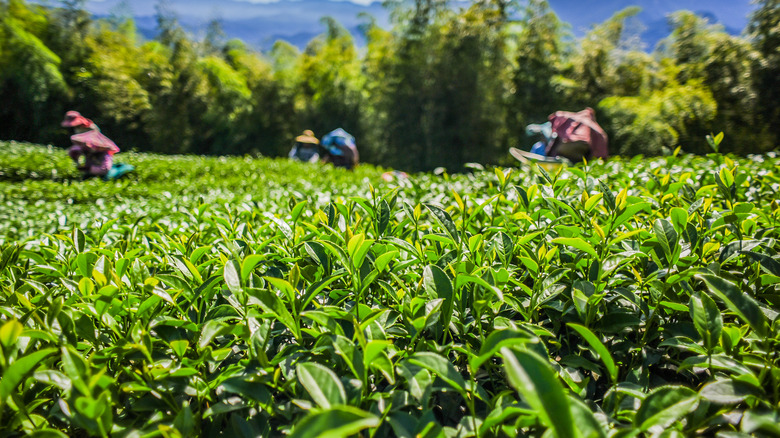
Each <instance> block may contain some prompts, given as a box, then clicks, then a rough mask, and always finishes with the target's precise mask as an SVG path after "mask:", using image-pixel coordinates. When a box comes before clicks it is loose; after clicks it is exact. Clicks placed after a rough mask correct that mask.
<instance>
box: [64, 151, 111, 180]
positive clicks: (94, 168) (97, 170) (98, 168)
mask: <svg viewBox="0 0 780 438" xmlns="http://www.w3.org/2000/svg"><path fill="white" fill-rule="evenodd" d="M68 155H69V156H70V158H71V159H72V160H73V161H75V162H76V166H78V169H79V170H81V171H82V172H84V173H88V174H90V175H97V176H103V175H105V174H107V173H108V171H109V170H111V166H112V165H113V161H114V160H113V159H112V158H111V155H110V154H109V153H107V152H95V151H94V150H92V149H90V148H88V147H86V146H81V145H75V144H74V145H73V146H71V147H70V149H68ZM82 156H83V157H84V163H83V164H81V163H80V161H81V157H82Z"/></svg>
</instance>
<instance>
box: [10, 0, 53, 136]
mask: <svg viewBox="0 0 780 438" xmlns="http://www.w3.org/2000/svg"><path fill="white" fill-rule="evenodd" d="M49 30H50V22H49V19H48V15H47V13H46V11H45V10H44V9H43V8H42V7H41V6H28V5H26V4H25V2H23V1H20V0H10V1H0V100H2V102H3V105H0V133H1V134H0V135H2V136H3V137H4V138H8V139H15V140H30V141H51V140H52V139H54V138H56V133H57V131H58V130H59V124H58V123H57V122H59V120H60V117H62V114H61V108H60V107H59V105H52V104H51V103H53V102H62V100H64V98H65V96H66V92H67V86H66V83H65V79H64V78H63V76H62V74H61V73H60V70H59V68H60V64H61V58H60V57H59V56H57V55H56V54H55V53H54V52H53V51H52V50H51V49H50V48H49V47H47V45H46V44H45V43H44V41H43V38H44V37H45V36H46V35H47V34H48V32H49Z"/></svg>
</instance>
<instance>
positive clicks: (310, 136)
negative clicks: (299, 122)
mask: <svg viewBox="0 0 780 438" xmlns="http://www.w3.org/2000/svg"><path fill="white" fill-rule="evenodd" d="M295 141H297V142H298V143H311V144H320V141H319V140H317V137H315V136H314V132H312V131H311V129H307V130H305V131H303V134H301V135H299V136H297V137H295Z"/></svg>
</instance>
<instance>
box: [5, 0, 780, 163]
mask: <svg viewBox="0 0 780 438" xmlns="http://www.w3.org/2000/svg"><path fill="white" fill-rule="evenodd" d="M385 6H386V7H387V8H389V10H390V12H391V28H390V29H384V28H381V27H380V26H378V25H377V23H376V22H375V20H374V19H373V18H372V17H370V16H366V17H364V22H363V25H362V26H361V31H362V32H363V34H364V36H365V39H366V41H367V43H366V45H365V46H364V47H358V46H357V45H356V43H355V41H354V40H353V37H352V35H351V34H350V33H349V32H348V31H347V30H346V29H345V28H344V27H342V26H341V25H340V24H339V23H338V22H336V21H335V20H334V19H332V18H328V17H325V18H323V19H322V22H323V24H324V25H325V29H326V31H325V32H324V33H323V34H322V35H320V36H318V37H316V38H314V39H312V40H311V41H310V42H309V43H308V45H307V46H306V47H305V48H304V49H303V50H299V49H298V48H296V47H294V46H292V45H290V44H288V43H286V42H284V41H279V42H277V43H275V45H274V46H273V48H272V49H271V50H269V51H267V52H259V51H256V50H254V49H252V48H250V47H248V46H247V45H246V44H244V43H243V42H241V41H239V40H228V39H227V38H226V37H225V35H224V32H223V31H222V29H221V26H220V23H219V21H218V20H215V21H213V22H212V23H211V24H210V25H209V28H208V32H206V35H205V37H203V38H200V39H196V38H194V37H192V36H191V35H188V34H187V33H186V32H185V31H184V30H183V29H182V27H181V26H180V25H179V23H178V21H177V18H176V16H175V14H174V13H173V12H172V11H171V9H170V6H169V5H168V3H166V2H165V1H164V0H161V1H160V2H159V3H158V5H157V25H158V36H157V37H155V38H154V39H152V40H143V39H142V38H141V37H140V36H139V34H138V32H137V31H136V27H135V24H134V22H133V19H132V17H131V15H130V14H129V13H127V12H124V13H122V12H121V11H117V13H116V14H113V15H111V16H110V17H108V18H101V19H96V18H93V17H91V15H90V14H89V13H88V12H86V10H85V9H84V0H65V1H62V2H61V4H60V5H59V6H57V7H44V6H41V5H37V4H31V3H27V2H25V1H23V0H0V99H1V101H2V103H3V104H2V105H0V139H13V140H24V141H33V142H41V143H52V144H57V145H63V146H67V144H64V143H67V138H66V136H65V134H66V133H65V132H64V130H63V129H62V128H60V126H59V121H60V120H61V118H62V115H63V114H64V112H65V111H66V110H68V109H76V110H78V111H81V112H82V113H83V114H84V115H86V116H87V117H90V118H92V119H93V120H95V121H96V122H97V123H98V125H100V127H101V128H102V129H103V131H104V132H105V133H106V134H107V135H109V136H110V137H111V138H113V139H114V140H115V141H116V142H117V143H118V144H119V145H120V147H123V148H124V149H136V150H139V151H154V152H161V153H193V154H220V155H221V154H257V155H265V156H280V155H284V154H285V153H286V152H287V151H288V150H289V148H290V145H291V141H292V138H293V137H294V136H295V135H296V134H298V133H300V131H302V130H303V129H312V130H314V132H315V133H316V134H317V135H320V136H321V135H323V134H325V133H326V132H327V131H329V130H331V129H333V128H336V127H343V128H344V129H346V130H347V131H349V132H350V133H352V134H354V135H355V136H356V138H357V139H358V147H359V149H360V152H361V158H362V159H363V161H368V162H374V163H379V164H383V165H387V166H392V167H396V168H403V169H408V170H429V169H432V168H435V167H439V166H443V167H446V168H447V169H450V170H459V169H460V168H461V167H462V165H463V164H464V163H467V162H479V163H501V162H505V161H506V160H507V153H506V151H507V149H508V148H509V147H510V146H520V147H525V148H526V149H527V147H528V145H530V142H531V140H530V139H528V138H527V137H526V135H525V126H526V125H527V124H529V123H538V122H543V121H545V120H546V118H547V115H548V114H550V113H552V112H554V111H556V110H559V109H564V110H579V109H582V108H584V107H586V106H590V107H593V108H594V109H595V110H596V113H597V118H598V121H599V123H600V124H601V125H602V126H603V127H604V128H605V130H606V131H607V133H608V134H609V136H610V149H611V153H613V154H621V155H635V154H645V155H657V154H663V153H668V152H669V151H671V150H673V149H674V148H675V147H676V146H678V145H679V146H681V147H682V149H683V150H684V151H686V152H692V153H706V152H709V149H708V148H709V146H708V145H707V142H706V141H704V137H705V135H707V134H709V133H717V132H721V131H722V132H724V134H725V140H724V142H723V144H722V151H729V152H735V153H739V154H748V153H761V152H766V151H769V150H772V149H773V148H775V147H776V145H777V143H778V137H779V136H780V132H778V131H780V105H779V104H778V102H780V81H778V80H777V78H778V77H780V48H779V47H780V25H778V20H779V19H780V2H779V1H778V0H759V1H757V2H756V4H755V10H754V12H753V14H752V15H751V17H750V20H749V23H748V26H747V27H746V29H745V31H744V32H743V34H742V35H740V36H734V35H730V34H728V33H727V32H725V30H724V29H723V28H722V27H721V26H719V25H713V24H710V23H709V22H708V21H707V20H706V19H704V18H703V17H700V16H697V15H696V14H694V13H692V12H689V11H679V12H676V13H674V14H672V15H671V16H670V17H669V22H670V29H671V30H670V33H669V35H668V36H667V37H666V38H665V39H663V40H662V41H661V42H660V43H659V44H658V45H657V47H655V48H654V49H653V50H652V51H650V52H648V51H646V50H643V48H642V46H641V43H640V40H639V32H638V30H637V29H638V27H637V19H636V15H637V13H638V12H639V9H638V8H636V7H632V8H627V9H625V10H622V11H619V12H617V13H616V14H615V15H613V16H612V17H611V18H609V19H608V20H607V21H605V22H603V23H601V24H598V25H595V26H593V27H592V28H591V29H590V31H589V32H588V33H587V34H586V35H585V36H584V37H582V38H579V39H576V38H574V37H573V36H572V34H571V32H570V29H569V27H568V26H567V24H566V23H563V22H561V21H560V20H559V19H558V17H557V16H556V15H555V14H554V12H553V11H552V10H551V9H550V6H549V5H548V3H547V1H546V0H527V1H509V0H475V1H473V2H471V4H470V6H469V7H468V8H460V9H456V8H452V7H450V6H449V5H448V4H447V2H446V1H445V0H386V1H385Z"/></svg>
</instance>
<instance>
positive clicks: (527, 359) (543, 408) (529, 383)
mask: <svg viewBox="0 0 780 438" xmlns="http://www.w3.org/2000/svg"><path fill="white" fill-rule="evenodd" d="M501 355H502V356H503V357H504V368H505V369H506V374H507V377H508V378H509V383H510V384H511V385H512V386H513V387H514V388H515V389H516V390H517V391H518V392H519V393H520V394H521V395H522V396H523V398H524V399H525V401H526V402H527V403H528V404H529V405H530V406H531V407H532V408H533V409H534V411H536V414H537V415H538V416H539V419H540V420H541V422H542V424H544V425H545V426H547V427H549V428H551V429H552V430H554V431H555V434H556V435H557V436H559V437H573V436H575V430H574V424H573V422H574V420H573V418H572V415H571V408H570V406H569V401H568V399H567V398H566V393H565V392H564V391H563V386H561V383H560V381H559V380H558V378H557V376H556V373H555V371H554V370H553V368H552V366H551V365H550V364H549V363H548V362H547V360H545V359H542V358H541V357H539V356H538V355H536V353H533V352H530V351H514V350H511V349H509V348H507V347H503V348H501Z"/></svg>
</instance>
